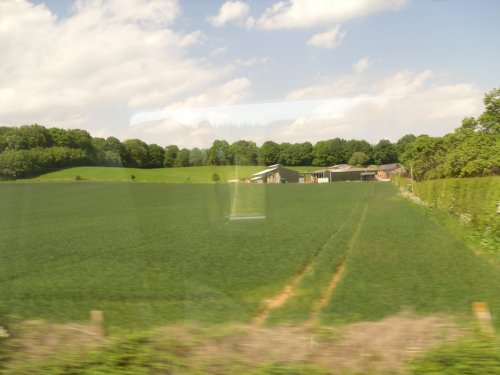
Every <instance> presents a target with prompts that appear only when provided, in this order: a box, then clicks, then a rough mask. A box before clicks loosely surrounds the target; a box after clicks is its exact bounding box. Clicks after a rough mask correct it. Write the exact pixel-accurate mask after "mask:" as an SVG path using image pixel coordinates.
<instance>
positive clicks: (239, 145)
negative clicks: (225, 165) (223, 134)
mask: <svg viewBox="0 0 500 375" xmlns="http://www.w3.org/2000/svg"><path fill="white" fill-rule="evenodd" d="M229 159H230V160H232V164H234V165H256V164H257V145H256V144H255V142H251V141H243V140H240V141H236V142H234V143H232V144H231V145H230V146H229Z"/></svg>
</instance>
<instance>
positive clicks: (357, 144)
mask: <svg viewBox="0 0 500 375" xmlns="http://www.w3.org/2000/svg"><path fill="white" fill-rule="evenodd" d="M484 105H485V110H484V112H483V114H481V115H480V116H479V117H478V118H472V117H467V118H465V119H464V120H463V121H462V125H461V126H460V127H459V128H457V129H456V130H455V132H453V133H450V134H446V135H445V136H443V137H431V136H428V135H419V136H415V135H413V134H408V135H405V136H403V137H401V138H400V139H399V140H398V141H397V142H395V143H392V142H390V141H389V140H386V139H382V140H380V141H379V142H378V143H376V144H374V145H372V144H370V143H369V142H367V141H365V140H355V139H351V140H345V139H341V138H334V139H328V140H322V141H319V142H317V143H316V144H314V145H313V144H311V143H310V142H303V143H281V144H278V143H276V142H273V141H266V142H264V143H263V144H262V145H261V146H260V147H258V146H257V145H256V143H255V142H252V141H247V140H238V141H236V142H233V143H231V144H230V143H228V142H227V141H226V140H215V141H214V142H213V143H212V146H211V147H210V148H208V149H200V148H197V147H195V148H193V149H187V148H179V147H178V146H177V145H167V146H166V147H163V146H160V145H157V144H147V143H145V142H143V141H142V140H140V139H128V140H125V141H123V142H121V141H120V140H119V139H117V138H115V137H108V138H99V137H92V136H91V135H90V134H89V132H87V131H85V130H80V129H69V130H66V129H59V128H46V127H44V126H41V125H38V124H34V125H25V126H21V127H6V126H4V127H0V178H3V179H17V178H25V177H31V176H35V175H38V174H41V173H45V172H49V171H54V170H58V169H63V168H68V167H75V166H84V165H85V166H123V167H135V168H162V167H165V168H175V167H190V166H204V165H271V164H276V163H281V164H284V165H288V166H309V165H314V166H318V167H323V166H331V165H334V164H344V163H346V164H347V163H348V164H351V165H370V164H377V165H380V164H388V163H395V162H401V163H402V164H404V165H405V166H406V168H407V169H408V170H410V168H411V169H412V170H413V175H414V178H415V179H416V180H425V179H436V178H445V177H472V176H488V175H497V174H499V173H500V89H494V90H492V91H490V92H489V93H487V94H486V95H485V96H484Z"/></svg>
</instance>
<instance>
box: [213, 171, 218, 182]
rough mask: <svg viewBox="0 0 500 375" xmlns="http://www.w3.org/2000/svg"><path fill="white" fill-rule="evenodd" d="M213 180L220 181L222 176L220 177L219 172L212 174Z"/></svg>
mask: <svg viewBox="0 0 500 375" xmlns="http://www.w3.org/2000/svg"><path fill="white" fill-rule="evenodd" d="M212 181H213V182H217V181H220V177H219V175H218V174H217V173H214V174H213V175H212Z"/></svg>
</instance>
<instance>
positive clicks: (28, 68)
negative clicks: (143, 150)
mask: <svg viewBox="0 0 500 375" xmlns="http://www.w3.org/2000/svg"><path fill="white" fill-rule="evenodd" d="M499 15H500V1H497V0H266V1H263V0H262V1H261V0H241V1H240V0H234V1H219V0H210V1H201V0H76V1H74V0H31V1H29V0H0V125H5V126H19V125H23V124H32V123H38V124H42V125H45V126H48V127H61V128H80V129H86V130H88V131H89V132H90V134H91V135H92V136H98V137H107V136H116V137H118V138H120V139H121V140H125V139H131V138H139V139H142V140H144V141H145V142H147V143H150V144H151V143H156V144H159V145H161V146H166V145H171V144H176V145H178V146H180V147H188V148H192V147H209V146H210V145H211V143H212V142H213V141H214V140H215V139H226V140H227V141H229V142H234V141H236V140H239V139H245V140H251V141H254V142H256V143H257V144H258V145H260V144H262V143H263V142H264V141H266V140H273V141H275V142H292V143H294V142H305V141H309V142H312V143H314V142H317V141H319V140H325V139H331V138H336V137H340V138H344V139H353V138H354V139H365V140H367V141H369V142H371V143H376V142H378V141H379V140H380V139H389V140H391V141H393V142H394V141H397V139H399V138H400V137H402V136H403V135H405V134H410V133H411V134H415V135H419V134H429V135H432V136H441V135H444V134H446V133H449V132H452V131H453V130H454V129H455V128H457V127H458V126H460V122H461V120H462V119H463V118H464V117H467V116H477V115H478V114H480V113H481V112H482V110H483V104H482V99H483V95H484V93H486V92H488V91H490V90H491V89H493V88H495V87H499V86H500V68H499V65H498V62H499V61H500V48H498V45H499V44H498V39H499V37H500V22H498V16H499Z"/></svg>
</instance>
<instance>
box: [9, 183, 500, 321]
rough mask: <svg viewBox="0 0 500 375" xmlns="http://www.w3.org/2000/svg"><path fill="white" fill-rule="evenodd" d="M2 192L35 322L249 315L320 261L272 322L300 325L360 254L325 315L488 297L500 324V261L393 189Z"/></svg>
mask: <svg viewBox="0 0 500 375" xmlns="http://www.w3.org/2000/svg"><path fill="white" fill-rule="evenodd" d="M209 174H210V173H209ZM138 178H139V177H138ZM139 179H140V178H139ZM0 196H1V197H2V199H1V200H0V243H1V244H2V247H1V249H0V252H1V257H2V262H1V263H0V306H2V305H3V307H4V310H6V311H7V312H8V313H10V314H15V315H17V316H19V317H20V318H22V319H33V318H43V319H47V320H49V321H56V322H66V321H84V320H86V319H87V318H88V312H89V310H93V309H99V310H103V311H104V312H105V322H106V324H107V325H108V327H131V326H137V327H149V326H155V325H160V324H165V323H175V322H185V321H202V322H212V323H223V322H249V321H251V319H252V317H254V316H255V314H256V313H257V312H258V311H259V309H260V307H261V306H262V302H263V301H264V300H265V299H267V298H269V297H271V296H274V295H276V294H277V293H279V292H280V290H282V288H283V286H284V285H285V284H286V283H287V282H289V281H290V279H291V277H292V275H293V274H295V273H296V272H297V271H298V270H299V269H301V268H302V267H304V265H305V264H308V263H311V265H312V266H311V271H310V272H309V273H306V274H305V275H304V278H303V280H302V281H301V283H300V284H299V285H298V289H297V291H296V297H295V298H292V299H290V300H289V301H288V302H287V303H286V304H285V305H284V306H283V307H282V309H281V310H276V311H274V312H273V313H272V314H271V317H270V318H271V321H272V322H273V323H286V322H298V321H303V320H307V319H309V317H310V310H311V306H313V305H314V303H315V301H317V299H318V297H319V296H320V295H321V294H322V291H323V290H324V288H326V285H327V284H328V282H329V280H330V278H331V276H332V274H333V272H334V270H335V269H336V268H337V266H338V264H339V262H340V260H341V259H343V257H345V256H346V255H347V258H346V259H347V260H346V263H345V264H346V268H345V272H344V275H343V277H342V278H341V280H340V283H339V284H338V286H337V287H336V289H335V290H334V292H333V298H332V299H331V300H330V301H329V303H328V304H327V305H326V307H325V308H324V309H323V310H322V311H321V318H322V320H323V322H325V323H332V322H337V321H357V320H375V319H379V318H382V317H384V316H387V315H390V314H394V313H397V312H398V311H400V310H401V309H403V308H406V307H409V308H412V309H414V310H415V311H417V312H421V313H440V312H441V313H450V314H459V315H461V316H470V304H471V302H473V301H476V300H485V301H487V302H488V303H489V304H490V307H491V310H492V313H493V316H494V322H495V324H496V325H497V326H498V325H499V319H498V318H496V317H497V316H498V314H499V313H500V271H499V269H498V268H495V266H492V265H491V264H489V263H488V262H487V261H485V260H484V259H482V258H480V257H477V256H475V255H474V254H473V253H472V252H471V251H470V250H469V249H468V248H467V247H466V245H465V244H464V243H462V242H460V241H459V240H457V239H456V238H455V236H453V235H452V234H450V233H449V232H448V231H447V230H446V229H445V228H444V227H441V226H439V225H436V224H435V223H434V222H433V221H432V220H430V219H429V218H428V217H427V216H426V215H425V213H424V212H423V211H422V210H421V209H420V208H419V207H417V206H416V205H414V204H413V203H411V202H408V201H406V200H404V199H402V198H399V197H397V195H396V189H395V188H394V187H393V186H392V185H390V184H382V183H336V184H320V185H299V184H286V185H281V184H278V185H260V186H259V185H247V184H239V185H231V184H187V185H186V184H184V185H180V184H150V183H141V184H136V183H102V182H101V183H100V182H85V183H80V182H60V183H44V184H40V183H22V184H19V183H2V184H0ZM365 207H366V217H365V220H364V221H363V222H362V223H361V224H359V222H360V217H361V213H362V211H363V210H364V209H365ZM257 213H258V214H262V216H265V219H261V220H236V221H231V220H229V216H230V215H233V214H234V215H246V214H257ZM355 231H356V232H357V233H358V235H357V236H356V238H355V239H354V240H352V238H353V233H354V232H355ZM337 232H338V233H337ZM347 250H349V251H347Z"/></svg>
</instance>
